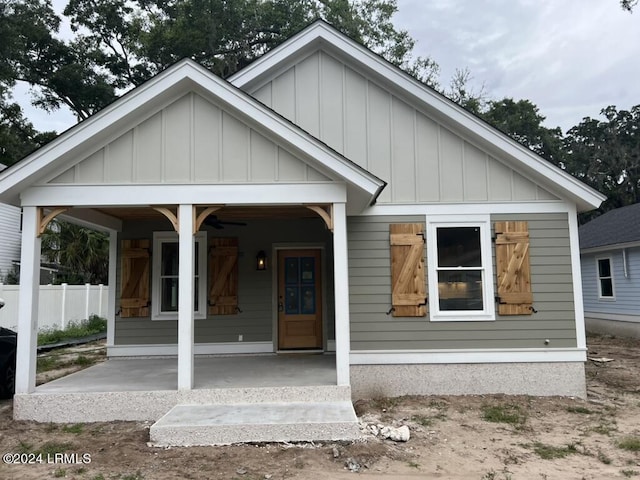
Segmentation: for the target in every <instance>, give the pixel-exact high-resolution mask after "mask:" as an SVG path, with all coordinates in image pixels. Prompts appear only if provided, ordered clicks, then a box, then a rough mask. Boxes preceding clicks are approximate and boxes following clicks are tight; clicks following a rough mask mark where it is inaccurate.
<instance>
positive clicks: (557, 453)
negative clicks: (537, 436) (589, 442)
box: [533, 442, 578, 460]
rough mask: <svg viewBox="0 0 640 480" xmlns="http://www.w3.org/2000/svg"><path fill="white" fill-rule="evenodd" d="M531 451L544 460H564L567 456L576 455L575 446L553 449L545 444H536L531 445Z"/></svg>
mask: <svg viewBox="0 0 640 480" xmlns="http://www.w3.org/2000/svg"><path fill="white" fill-rule="evenodd" d="M533 451H534V452H535V453H536V454H537V455H538V456H539V457H540V458H542V459H544V460H554V459H556V458H564V457H566V456H567V455H571V454H573V453H578V450H577V449H576V447H575V445H573V444H571V445H567V446H563V447H554V446H553V445H547V444H546V443H540V442H536V443H534V444H533Z"/></svg>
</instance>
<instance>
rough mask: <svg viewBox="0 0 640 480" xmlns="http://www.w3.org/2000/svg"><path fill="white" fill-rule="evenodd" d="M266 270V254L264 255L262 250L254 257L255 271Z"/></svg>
mask: <svg viewBox="0 0 640 480" xmlns="http://www.w3.org/2000/svg"><path fill="white" fill-rule="evenodd" d="M266 269H267V254H266V253H264V250H260V251H259V252H258V255H256V270H266Z"/></svg>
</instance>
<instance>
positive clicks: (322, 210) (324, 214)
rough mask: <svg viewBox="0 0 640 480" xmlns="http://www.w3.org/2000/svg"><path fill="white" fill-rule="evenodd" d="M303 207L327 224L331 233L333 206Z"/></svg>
mask: <svg viewBox="0 0 640 480" xmlns="http://www.w3.org/2000/svg"><path fill="white" fill-rule="evenodd" d="M305 207H307V208H308V209H309V210H311V211H312V212H315V213H317V214H318V215H320V217H321V218H322V219H323V220H324V223H326V224H327V228H328V229H329V230H331V231H332V232H333V205H322V206H320V205H305Z"/></svg>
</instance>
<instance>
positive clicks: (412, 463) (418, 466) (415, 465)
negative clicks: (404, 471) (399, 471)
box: [408, 462, 420, 468]
mask: <svg viewBox="0 0 640 480" xmlns="http://www.w3.org/2000/svg"><path fill="white" fill-rule="evenodd" d="M408 465H409V466H410V467H411V468H420V464H419V463H416V462H409V463H408Z"/></svg>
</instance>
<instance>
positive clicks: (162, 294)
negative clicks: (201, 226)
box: [151, 232, 207, 320]
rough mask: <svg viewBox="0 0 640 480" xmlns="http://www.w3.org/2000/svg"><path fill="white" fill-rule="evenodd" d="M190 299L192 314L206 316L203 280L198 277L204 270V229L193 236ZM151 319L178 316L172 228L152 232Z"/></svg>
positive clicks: (176, 257) (176, 244) (177, 245)
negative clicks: (192, 294) (191, 289)
mask: <svg viewBox="0 0 640 480" xmlns="http://www.w3.org/2000/svg"><path fill="white" fill-rule="evenodd" d="M194 242H195V249H194V256H195V259H194V261H195V263H194V299H193V309H194V314H195V317H196V318H206V312H207V310H206V309H207V304H206V298H207V289H206V281H205V280H204V279H203V278H201V277H202V273H201V272H206V259H207V255H206V245H207V239H206V233H205V232H198V233H197V234H196V236H195V237H194ZM153 251H154V252H158V254H156V255H154V259H153V269H152V271H153V276H152V279H153V280H152V282H153V295H152V299H151V302H152V312H153V313H152V319H153V320H176V319H177V318H178V282H179V278H178V261H179V259H178V257H179V255H178V251H179V243H178V235H177V234H176V233H173V232H156V233H154V235H153Z"/></svg>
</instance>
